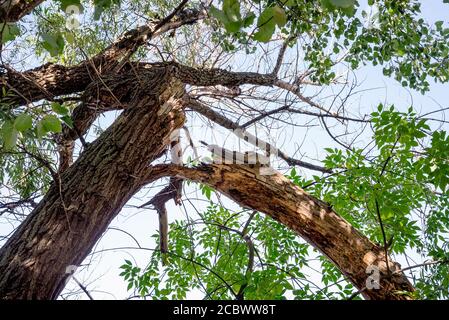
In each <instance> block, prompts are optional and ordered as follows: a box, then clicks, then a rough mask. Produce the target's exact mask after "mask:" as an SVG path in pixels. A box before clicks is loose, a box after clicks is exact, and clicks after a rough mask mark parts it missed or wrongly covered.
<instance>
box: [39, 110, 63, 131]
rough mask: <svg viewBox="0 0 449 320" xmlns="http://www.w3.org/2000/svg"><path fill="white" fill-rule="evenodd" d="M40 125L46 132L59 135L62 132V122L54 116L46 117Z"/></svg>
mask: <svg viewBox="0 0 449 320" xmlns="http://www.w3.org/2000/svg"><path fill="white" fill-rule="evenodd" d="M40 123H42V128H43V129H44V131H45V132H54V133H59V132H61V131H62V125H61V121H60V120H59V119H58V117H56V116H55V115H53V114H48V115H46V116H44V117H43V118H42V120H41V122H40Z"/></svg>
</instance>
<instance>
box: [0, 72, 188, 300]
mask: <svg viewBox="0 0 449 320" xmlns="http://www.w3.org/2000/svg"><path fill="white" fill-rule="evenodd" d="M126 77H129V78H128V79H127V81H126V82H127V85H126V86H122V87H118V88H116V92H112V94H113V96H122V97H123V95H122V93H123V92H117V91H119V90H124V88H126V90H128V91H129V92H128V93H129V94H128V95H127V99H128V101H127V104H129V108H126V107H125V110H124V111H123V113H122V114H121V115H120V116H119V117H118V119H117V120H116V121H115V122H114V124H113V125H112V126H111V127H110V128H108V129H107V130H106V131H105V132H104V133H103V134H102V135H101V136H100V137H99V138H98V139H97V140H96V141H95V142H94V143H92V144H91V145H89V146H88V147H87V149H86V150H85V151H84V152H83V153H82V155H81V156H80V158H79V159H78V160H77V161H76V162H75V163H74V164H73V165H72V166H71V167H69V168H68V169H67V170H66V171H65V172H64V173H63V174H61V176H60V179H59V180H60V181H59V182H58V181H56V182H55V183H54V184H53V185H52V186H51V187H50V190H49V191H48V193H47V195H46V196H45V197H44V199H43V200H42V201H41V202H40V203H39V205H38V207H37V208H36V209H35V210H33V212H31V214H30V215H29V216H28V217H27V218H26V220H25V221H24V222H23V223H22V224H21V225H20V227H19V228H18V229H17V230H16V232H15V233H14V235H13V236H12V237H11V238H10V239H9V240H8V242H7V243H6V244H5V245H4V246H3V247H2V249H1V250H0V297H1V298H2V299H55V298H57V297H58V295H59V293H60V292H61V290H62V289H63V288H64V285H65V279H66V278H67V277H68V275H69V274H68V273H66V272H67V271H70V266H77V265H79V264H80V263H81V262H82V261H83V260H84V259H85V258H86V256H87V255H88V254H89V252H90V251H91V249H92V247H93V246H94V245H95V243H96V241H97V240H98V239H99V238H100V236H101V235H102V234H103V232H105V230H106V229H107V227H108V225H109V223H110V222H111V221H112V219H113V218H114V217H115V216H116V215H117V214H118V213H119V212H120V210H121V208H122V207H123V205H124V204H125V203H126V202H127V201H128V200H129V198H130V197H131V196H132V195H134V194H135V193H136V192H137V191H138V190H139V188H140V186H141V183H140V181H139V179H138V177H139V176H140V175H141V172H142V170H144V169H146V168H147V166H148V164H149V163H150V162H151V161H152V160H154V159H155V158H157V157H158V156H160V154H161V153H162V152H163V151H164V149H165V148H166V146H167V145H168V144H169V143H170V134H171V132H172V131H173V130H175V129H177V128H180V127H181V126H182V125H183V123H184V119H185V118H184V114H183V112H182V103H181V102H182V101H181V98H182V96H183V94H184V89H183V86H182V84H181V83H180V82H178V81H175V80H174V79H173V78H172V76H171V75H170V74H168V73H167V72H166V69H165V68H159V69H157V68H154V69H152V70H151V71H148V72H147V74H146V75H143V74H139V77H138V79H137V78H136V77H134V76H133V75H132V74H130V75H125V76H123V75H121V76H120V78H121V81H123V79H124V78H126ZM112 94H111V95H112ZM104 95H106V93H104ZM100 98H102V99H105V100H107V99H110V97H106V96H102V97H100ZM131 106H132V107H131ZM155 178H156V177H155Z"/></svg>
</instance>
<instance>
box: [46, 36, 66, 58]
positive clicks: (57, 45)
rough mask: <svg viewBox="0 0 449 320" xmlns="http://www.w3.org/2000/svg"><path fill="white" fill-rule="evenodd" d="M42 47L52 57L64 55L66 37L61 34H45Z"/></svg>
mask: <svg viewBox="0 0 449 320" xmlns="http://www.w3.org/2000/svg"><path fill="white" fill-rule="evenodd" d="M41 38H42V46H43V47H44V48H45V50H47V51H48V52H49V53H50V55H51V56H52V57H55V56H58V55H60V54H62V52H63V50H64V45H65V44H64V37H63V36H62V34H61V33H59V32H58V33H55V34H52V33H44V34H42V35H41Z"/></svg>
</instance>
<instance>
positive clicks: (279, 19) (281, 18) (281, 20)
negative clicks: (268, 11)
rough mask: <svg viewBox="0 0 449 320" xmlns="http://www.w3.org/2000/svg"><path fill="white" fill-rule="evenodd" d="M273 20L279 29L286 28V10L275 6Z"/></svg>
mask: <svg viewBox="0 0 449 320" xmlns="http://www.w3.org/2000/svg"><path fill="white" fill-rule="evenodd" d="M273 19H274V21H275V22H276V24H277V25H278V26H279V27H283V26H285V24H286V23H287V15H286V14H285V10H284V9H282V8H281V7H279V6H275V7H274V8H273Z"/></svg>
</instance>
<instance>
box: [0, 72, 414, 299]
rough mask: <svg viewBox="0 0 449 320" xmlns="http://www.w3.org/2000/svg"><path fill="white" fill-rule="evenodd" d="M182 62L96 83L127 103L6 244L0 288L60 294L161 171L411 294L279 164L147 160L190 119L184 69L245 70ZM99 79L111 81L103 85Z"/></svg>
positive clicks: (360, 276) (102, 99)
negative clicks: (276, 168) (271, 167)
mask: <svg viewBox="0 0 449 320" xmlns="http://www.w3.org/2000/svg"><path fill="white" fill-rule="evenodd" d="M183 70H184V69H181V70H180V69H179V68H173V67H170V66H169V65H164V64H161V65H159V66H156V65H154V66H152V67H151V68H150V69H141V70H139V72H135V70H133V69H130V70H129V71H127V72H123V73H122V74H120V75H118V76H111V77H110V78H107V79H103V80H102V81H100V82H99V83H98V85H99V88H98V91H97V92H98V95H97V97H98V99H99V101H98V104H99V105H101V104H114V103H118V101H119V104H120V108H121V109H124V111H123V113H122V114H121V115H120V116H119V117H118V118H117V120H116V121H115V122H114V124H113V125H112V126H110V127H109V128H108V129H107V130H106V131H105V132H104V133H103V134H102V135H101V136H100V137H99V138H98V139H97V140H96V141H95V142H94V143H92V144H91V145H89V146H88V147H87V148H86V149H85V150H84V152H83V153H82V154H81V156H80V158H79V159H78V160H77V161H76V162H75V163H74V164H73V165H71V166H70V167H69V168H68V169H67V170H65V171H64V172H63V173H62V174H61V175H60V176H59V177H58V179H56V182H55V183H54V184H53V185H52V186H51V187H50V190H49V191H48V193H47V195H46V196H45V197H44V199H43V200H42V201H41V202H40V204H39V205H38V207H37V208H36V209H35V210H33V212H32V213H31V214H30V215H29V216H28V217H27V219H26V220H25V221H24V222H23V223H22V224H21V225H20V227H19V228H18V229H17V230H16V232H15V233H14V234H13V236H12V237H11V238H10V239H9V240H8V242H7V243H6V244H5V245H4V246H3V247H2V248H1V249H0V297H1V298H3V299H54V298H57V297H58V295H59V293H60V292H61V290H62V289H63V287H64V284H65V279H66V278H67V277H68V275H69V274H68V273H67V271H70V266H77V265H79V264H80V263H81V262H82V261H83V260H84V259H85V257H86V256H87V255H88V254H89V252H90V250H91V249H92V247H93V246H94V245H95V243H96V241H97V240H98V239H99V238H100V236H101V235H102V233H103V232H104V231H105V230H106V229H107V227H108V225H109V223H110V222H111V221H112V219H113V218H114V217H115V216H116V215H117V214H118V212H119V211H120V210H121V208H122V207H123V205H124V204H125V203H126V202H127V201H128V200H129V199H130V198H131V197H132V196H133V195H134V194H135V193H136V192H137V191H138V190H139V189H140V188H141V187H142V186H143V185H144V184H145V183H148V182H151V181H154V180H156V179H158V178H160V177H162V176H179V177H182V178H187V179H191V180H195V181H201V182H203V183H206V184H209V185H211V186H212V187H214V188H215V189H217V190H219V191H221V192H223V193H224V194H227V195H228V196H229V197H231V198H232V199H234V200H235V201H236V202H237V203H238V204H240V205H242V206H245V207H250V208H253V209H255V210H258V211H261V212H264V213H266V214H268V215H270V216H271V217H273V218H274V219H276V220H278V221H279V222H281V223H283V224H284V225H286V226H288V227H289V228H291V229H293V230H294V231H296V232H297V233H298V234H299V235H300V236H301V237H303V238H304V239H306V240H307V241H309V242H310V243H311V244H312V245H313V246H315V247H316V248H317V249H319V250H320V251H321V252H322V253H323V254H325V255H326V256H327V257H328V258H329V259H330V260H331V261H332V262H334V263H335V265H336V266H337V267H338V268H339V269H340V270H341V271H342V272H343V273H344V274H345V275H346V276H347V277H348V279H349V280H350V281H352V282H353V283H354V285H355V286H356V287H357V288H358V289H363V288H365V286H366V280H367V278H368V274H367V273H366V269H367V267H369V266H376V267H378V268H379V271H380V275H381V277H382V280H381V288H380V289H379V290H365V291H364V292H363V294H364V296H365V297H366V298H370V299H405V298H406V297H405V296H404V295H400V294H398V293H397V292H396V291H403V290H405V291H413V287H412V286H411V284H410V283H409V282H408V281H407V279H406V278H405V277H404V276H403V274H402V273H400V272H397V270H398V268H399V267H398V265H397V264H395V263H394V262H392V261H391V260H390V261H389V267H390V271H388V270H387V267H386V262H385V255H384V251H383V250H382V248H379V247H378V246H376V245H375V244H373V243H372V242H370V241H369V240H368V239H367V238H366V237H364V236H363V235H361V234H360V233H359V232H357V231H356V230H355V229H354V228H352V226H351V225H350V224H349V223H348V222H346V221H345V220H344V219H342V218H341V217H339V216H338V215H337V214H336V213H335V212H333V211H332V210H331V209H330V208H329V207H328V206H327V205H326V204H324V203H322V202H321V201H319V200H317V199H315V198H313V197H312V196H310V195H308V194H307V193H306V192H304V191H303V190H301V189H300V188H299V187H297V186H295V185H293V184H292V183H291V182H290V181H288V180H287V179H286V178H285V177H283V176H282V175H281V174H276V175H273V176H260V175H259V174H257V173H256V171H255V169H251V168H249V167H248V166H239V165H231V166H225V165H222V166H217V165H214V166H202V167H199V168H190V169H189V168H184V167H179V166H155V167H152V168H150V169H149V168H148V166H149V164H150V163H151V162H152V161H153V160H154V159H156V158H157V157H158V156H160V154H161V153H162V152H163V151H164V150H165V149H166V148H167V146H168V145H169V144H170V134H171V133H172V132H173V130H175V129H177V128H180V127H181V126H182V125H183V122H184V114H183V111H182V108H183V104H184V100H182V97H183V94H184V87H183V84H182V83H181V82H180V81H178V80H176V79H179V78H181V79H182V80H183V82H187V83H189V82H191V83H201V82H204V81H207V80H208V79H209V80H210V79H212V80H214V79H217V81H218V80H220V81H222V82H223V81H224V82H225V83H234V82H235V81H237V80H239V78H237V80H236V76H235V75H232V77H230V76H228V74H226V73H224V72H221V73H218V75H215V74H216V73H217V71H214V74H213V76H214V77H215V78H214V77H212V75H211V74H208V73H207V72H205V73H204V74H203V76H201V75H200V74H199V73H198V72H196V73H193V72H190V73H189V72H184V73H183V72H182V71H183ZM192 74H193V75H194V76H195V77H192ZM239 76H240V77H242V76H244V77H246V78H249V79H250V80H251V79H252V77H253V75H252V74H243V75H239ZM228 78H229V79H228ZM212 80H211V81H212ZM262 80H263V79H262ZM262 80H257V81H262ZM239 81H240V80H239ZM254 81H256V80H254ZM263 81H271V80H270V79H269V78H268V79H265V80H263ZM212 82H213V81H212ZM100 83H104V84H106V85H107V88H108V89H106V90H104V88H101V87H100ZM239 83H240V82H239ZM114 84H115V85H114ZM87 107H89V106H87ZM90 107H92V106H90ZM89 119H90V117H86V121H88V120H89ZM89 121H90V120H89ZM68 268H69V269H68Z"/></svg>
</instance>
